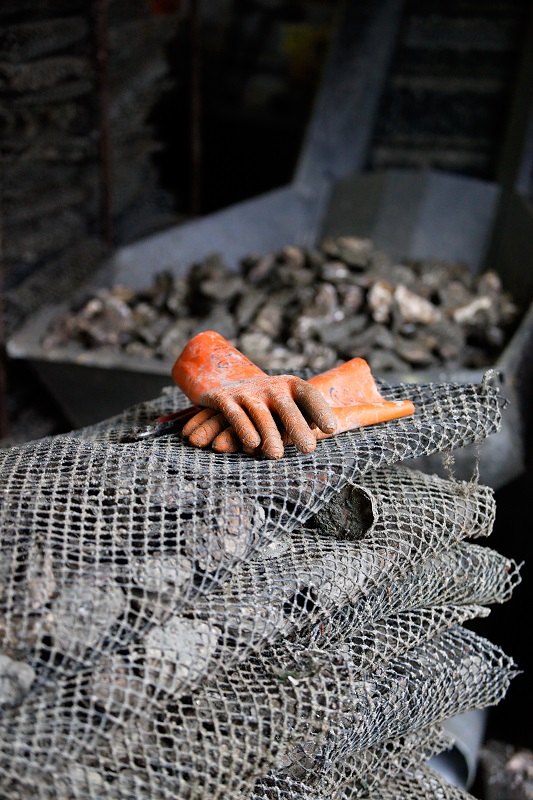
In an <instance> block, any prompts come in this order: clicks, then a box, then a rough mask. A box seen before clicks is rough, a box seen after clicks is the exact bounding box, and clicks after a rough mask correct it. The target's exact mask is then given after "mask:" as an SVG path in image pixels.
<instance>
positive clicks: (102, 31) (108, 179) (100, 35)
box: [94, 0, 113, 246]
mask: <svg viewBox="0 0 533 800" xmlns="http://www.w3.org/2000/svg"><path fill="white" fill-rule="evenodd" d="M108 17H109V0H95V6H94V21H95V60H96V82H97V91H98V130H99V157H100V231H101V238H102V240H103V241H104V242H105V244H107V245H109V246H111V245H112V244H113V214H112V207H111V183H112V172H111V132H110V129H109V71H108V41H107V40H108V37H107V34H108Z"/></svg>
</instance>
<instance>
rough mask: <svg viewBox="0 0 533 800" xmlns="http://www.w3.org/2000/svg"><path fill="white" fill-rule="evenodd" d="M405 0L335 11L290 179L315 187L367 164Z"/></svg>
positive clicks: (345, 6) (349, 5)
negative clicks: (309, 116)
mask: <svg viewBox="0 0 533 800" xmlns="http://www.w3.org/2000/svg"><path fill="white" fill-rule="evenodd" d="M402 9H403V2H401V0H384V1H383V0H381V1H380V2H373V3H354V2H349V0H348V2H345V3H343V4H342V7H341V10H340V12H339V15H338V22H337V27H336V31H335V35H334V39H333V42H332V47H331V50H330V54H329V57H328V60H327V62H326V66H325V69H324V73H323V77H322V83H321V87H320V90H319V92H318V96H317V99H316V102H315V107H314V111H313V115H312V119H311V122H310V124H309V126H308V129H307V134H306V137H305V141H304V146H303V148H302V153H301V155H300V158H299V161H298V165H297V168H296V172H295V175H294V182H295V183H296V185H297V186H301V187H305V188H306V189H307V190H308V191H312V192H313V193H316V192H317V191H319V189H320V186H321V184H322V181H323V180H327V181H330V182H331V181H335V180H338V179H339V178H343V177H345V176H347V175H352V174H354V173H358V172H361V171H362V170H363V169H364V168H365V162H366V159H367V155H368V148H369V145H370V139H371V136H372V133H373V130H374V123H375V119H376V115H377V111H378V106H379V101H380V99H381V96H382V93H383V88H384V85H385V80H386V77H387V71H388V68H389V64H390V62H391V59H392V56H393V54H394V49H395V45H396V41H397V36H398V28H399V25H400V21H401V16H402Z"/></svg>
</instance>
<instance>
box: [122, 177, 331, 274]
mask: <svg viewBox="0 0 533 800" xmlns="http://www.w3.org/2000/svg"><path fill="white" fill-rule="evenodd" d="M328 194H329V185H328V184H327V183H326V182H325V181H323V182H322V183H321V184H320V186H319V185H318V183H316V184H315V186H314V187H313V192H308V191H306V190H305V189H303V188H302V189H299V188H296V187H294V186H286V187H284V188H281V189H276V190H274V191H272V192H268V193H266V194H264V195H261V196H259V197H255V198H253V200H247V201H245V202H242V203H237V204H236V205H234V206H230V207H229V208H227V209H224V210H223V211H218V212H216V213H214V214H208V215H207V216H205V217H202V218H200V219H198V220H195V221H194V222H188V223H185V224H183V225H178V226H176V227H174V228H169V229H168V230H166V231H163V232H162V233H158V234H155V235H153V236H149V237H147V238H146V239H143V240H142V241H139V242H136V243H134V244H132V245H128V246H126V247H121V248H120V249H119V250H117V251H116V253H115V255H114V256H113V258H112V260H111V263H110V264H109V265H108V269H109V268H110V270H111V276H112V282H113V283H127V284H128V285H129V286H132V287H133V288H142V287H143V286H146V285H147V284H148V283H149V282H150V281H151V279H152V277H153V275H154V274H155V273H156V272H158V271H161V270H163V269H169V270H171V271H172V272H174V273H175V274H180V273H184V272H185V271H186V270H187V269H188V268H189V267H190V265H191V264H192V263H194V262H195V261H200V260H201V259H203V258H205V257H206V256H208V255H210V254H212V253H219V254H220V255H221V256H222V257H223V259H224V263H225V264H226V265H227V266H228V267H229V268H234V269H236V268H237V266H238V262H239V260H240V259H241V258H242V257H243V256H244V255H245V254H246V253H251V252H254V253H258V254H260V255H264V254H266V253H268V252H271V251H272V250H275V249H277V248H279V247H284V246H285V245H288V244H300V245H306V244H307V245H308V244H311V243H313V242H314V241H315V238H316V232H317V229H318V226H319V224H320V220H321V218H322V216H323V213H324V209H325V207H326V203H327V199H328Z"/></svg>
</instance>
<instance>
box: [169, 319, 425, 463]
mask: <svg viewBox="0 0 533 800" xmlns="http://www.w3.org/2000/svg"><path fill="white" fill-rule="evenodd" d="M172 374H173V378H174V380H175V382H176V383H177V384H178V386H180V388H181V389H182V390H183V391H184V393H185V394H186V395H187V396H188V397H189V399H191V400H193V401H194V402H196V403H197V404H199V405H209V406H211V407H210V408H205V409H204V410H202V411H200V412H199V413H197V414H196V415H195V416H194V417H192V419H190V420H189V421H188V422H187V423H186V424H185V425H184V427H183V435H184V436H186V437H188V438H189V441H190V442H191V444H194V445H195V446H196V447H207V446H208V445H210V444H211V445H212V447H213V449H214V450H215V451H217V452H224V453H228V452H238V451H239V450H240V449H243V450H244V451H245V452H246V453H255V452H256V451H257V450H258V448H259V446H260V445H262V447H261V449H262V451H263V453H264V454H265V455H266V456H267V457H269V458H280V457H281V456H282V455H283V452H284V448H283V445H284V444H289V443H293V444H295V445H296V447H298V449H299V450H301V451H302V452H311V451H312V450H314V448H315V447H316V441H317V439H322V438H326V437H329V436H332V435H334V434H336V433H342V432H343V431H346V430H351V429H353V428H357V427H361V426H362V425H371V424H375V423H377V422H384V421H386V420H389V419H395V418H397V417H402V416H406V415H409V414H413V413H414V406H413V404H412V403H411V401H410V400H402V401H388V400H385V399H384V398H383V397H382V396H381V395H380V394H379V391H378V389H377V386H376V383H375V381H374V378H373V377H372V374H371V372H370V368H369V366H368V364H367V363H366V361H364V360H363V359H361V358H355V359H352V360H351V361H348V362H346V363H345V364H342V365H341V366H339V367H335V368H334V369H332V370H329V371H328V372H325V373H323V374H322V375H317V376H315V377H314V378H311V379H310V380H309V381H303V380H302V379H301V378H296V377H294V376H291V375H281V376H274V377H269V376H267V375H266V374H265V373H264V372H263V371H262V370H260V369H259V367H256V366H255V364H253V363H252V362H251V361H249V359H247V358H246V357H245V356H243V354H242V353H240V352H239V351H238V350H236V349H235V348H233V347H232V346H231V345H230V344H229V342H227V341H226V340H225V339H223V338H222V337H221V336H220V335H219V334H217V333H215V332H214V331H206V332H205V333H202V334H199V335H198V336H196V337H194V339H192V340H191V341H190V342H189V343H188V345H187V346H186V347H185V349H184V351H183V353H182V354H181V355H180V357H179V358H178V360H177V361H176V364H175V365H174V368H173V370H172ZM238 376H241V377H240V378H239V377H238ZM328 406H329V407H328ZM300 409H301V410H300ZM302 411H303V414H302ZM272 412H274V413H276V415H277V416H278V418H279V421H280V423H281V426H282V427H281V431H280V426H278V425H277V424H276V421H275V419H274V417H273V416H272ZM248 414H249V416H248ZM228 423H231V424H229V425H228Z"/></svg>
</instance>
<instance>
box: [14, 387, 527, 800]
mask: <svg viewBox="0 0 533 800" xmlns="http://www.w3.org/2000/svg"><path fill="white" fill-rule="evenodd" d="M382 392H383V394H384V395H385V396H386V397H388V398H390V399H400V398H403V397H410V398H411V399H412V400H413V402H414V403H415V407H416V409H417V411H416V414H415V415H414V416H413V417H409V418H403V419H400V420H395V421H393V422H388V423H383V424H380V425H376V426H373V427H368V428H362V429H359V430H356V431H351V432H348V433H344V434H342V435H340V436H337V437H334V438H332V439H329V440H324V441H322V442H319V443H318V446H317V449H316V450H315V451H314V452H313V453H311V454H306V455H303V454H301V453H297V452H296V451H295V450H294V448H287V452H286V455H285V457H284V458H283V459H281V460H279V461H267V460H262V459H251V458H249V457H247V456H242V455H239V454H236V455H227V456H220V455H216V454H214V453H211V452H207V451H199V450H196V449H194V448H191V447H190V446H188V445H186V444H185V443H184V442H183V441H182V440H181V439H180V438H179V436H167V437H161V438H159V439H153V440H151V441H148V440H142V441H136V442H131V441H126V440H127V439H128V435H129V434H131V432H132V431H135V430H137V429H139V428H142V427H143V425H145V424H146V423H148V422H151V421H152V420H153V419H154V417H157V416H159V415H161V414H165V413H170V412H171V411H173V410H175V409H178V408H179V407H182V406H184V405H186V403H187V401H186V399H185V398H184V397H183V395H181V393H180V392H179V391H178V390H175V389H169V390H168V391H166V392H164V393H163V394H162V395H161V397H159V398H157V399H156V400H154V401H152V402H149V403H144V404H142V405H139V406H136V407H134V408H132V409H129V410H127V411H125V412H124V413H123V414H122V415H120V416H118V417H116V418H114V419H111V420H107V421H105V422H102V423H100V424H98V425H94V426H92V427H90V428H85V429H82V430H79V431H74V432H72V433H71V434H69V435H61V436H57V437H52V438H48V439H43V440H38V441H35V442H31V443H29V444H26V445H25V446H22V447H17V448H11V449H9V450H5V451H3V452H2V453H0V487H1V494H0V497H1V517H0V519H1V530H2V540H1V548H2V553H1V559H0V587H1V601H0V602H1V606H0V642H1V654H0V704H1V716H0V741H1V745H2V746H1V748H0V787H1V796H2V797H5V798H6V800H7V799H8V798H9V799H10V800H11V798H17V799H18V798H27V797H35V798H46V799H47V800H48V799H50V800H51V799H52V798H60V799H62V798H83V799H84V800H85V799H88V798H109V799H110V800H111V799H113V800H114V799H115V798H117V800H118V798H136V799H137V798H138V799H139V800H158V799H159V798H166V799H168V800H171V798H172V800H175V798H205V797H209V798H227V797H232V798H233V797H235V798H254V800H259V798H276V799H278V800H296V799H297V798H298V799H299V798H302V800H303V798H311V799H312V800H318V798H324V799H325V798H328V800H329V799H330V798H339V800H340V798H374V797H376V798H377V797H383V798H388V797H391V798H392V797H395V798H398V797H403V796H405V797H410V798H418V797H439V798H456V797H461V796H462V797H464V796H466V795H465V794H464V793H462V792H461V791H460V790H458V789H454V788H452V787H451V786H448V785H447V784H446V783H445V782H444V781H443V779H442V778H440V777H439V776H438V775H437V774H436V773H434V772H432V771H431V770H430V769H429V767H428V766H427V763H426V762H427V760H428V758H429V757H430V756H431V755H434V754H435V753H438V752H441V751H442V750H444V749H446V748H448V747H450V746H451V743H450V741H449V739H447V737H446V736H445V734H444V733H443V732H442V730H441V724H442V722H443V721H444V720H446V719H448V718H449V717H451V716H454V715H456V714H458V713H461V712H463V711H466V710H469V709H473V708H483V707H486V706H489V705H491V704H495V703H498V702H499V701H500V700H501V698H502V697H503V696H504V694H505V691H506V689H507V686H508V684H509V682H510V680H511V679H512V677H513V675H514V674H515V667H514V665H513V662H512V659H511V658H509V657H508V656H507V655H506V654H505V653H503V652H502V651H501V650H500V649H499V648H498V647H497V646H496V645H494V644H492V643H491V642H489V641H487V640H485V639H483V638H481V637H480V636H478V635H477V634H475V633H474V632H473V631H472V630H470V629H469V628H468V620H471V619H472V618H474V617H476V616H484V615H486V614H487V613H488V610H487V607H488V606H490V605H491V604H492V603H501V602H505V601H506V600H507V599H508V598H509V597H510V595H511V593H512V591H513V588H514V587H515V586H516V584H517V583H518V581H519V570H518V567H517V565H516V564H515V563H514V562H513V561H511V560H509V559H507V558H505V556H503V555H501V554H499V553H497V552H495V551H494V550H492V549H491V548H489V547H488V546H487V545H486V544H484V543H473V542H472V541H471V540H472V539H474V538H476V537H484V536H487V535H488V534H490V532H491V529H492V525H493V521H494V514H495V507H494V497H493V493H492V491H491V490H490V489H489V488H487V487H484V486H480V485H477V484H476V483H475V482H474V481H472V482H457V481H454V480H453V479H450V480H444V479H442V478H437V477H435V476H431V475H426V474H424V473H421V472H418V471H415V470H413V469H410V468H408V467H406V466H404V465H402V464H400V463H399V462H401V461H402V460H404V459H407V458H411V457H416V456H420V455H428V454H430V453H434V452H437V451H439V452H442V453H447V452H449V451H452V450H454V449H455V448H458V447H462V446H463V445H466V444H468V443H471V442H480V441H482V440H483V439H484V438H485V437H486V436H488V435H490V434H491V433H494V432H495V431H497V430H498V427H499V424H500V412H501V406H502V400H501V398H500V397H499V395H498V392H497V390H496V389H495V388H494V387H492V386H491V385H490V382H489V381H486V382H484V383H483V384H480V385H468V386H464V385H453V384H446V385H440V384H430V385H418V386H396V387H391V386H383V387H382Z"/></svg>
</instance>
